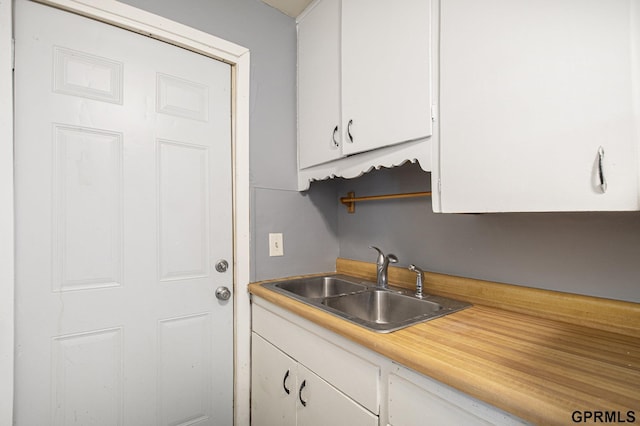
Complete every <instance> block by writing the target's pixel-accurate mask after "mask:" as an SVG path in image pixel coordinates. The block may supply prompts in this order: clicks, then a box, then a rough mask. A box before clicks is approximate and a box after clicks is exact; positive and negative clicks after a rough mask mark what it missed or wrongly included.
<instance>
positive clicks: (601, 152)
mask: <svg viewBox="0 0 640 426" xmlns="http://www.w3.org/2000/svg"><path fill="white" fill-rule="evenodd" d="M603 162H604V148H603V147H600V148H598V177H599V178H600V191H602V193H603V194H604V193H605V192H607V179H606V178H605V177H604V167H603V165H602V163H603Z"/></svg>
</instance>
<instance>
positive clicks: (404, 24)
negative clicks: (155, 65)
mask: <svg viewBox="0 0 640 426" xmlns="http://www.w3.org/2000/svg"><path fill="white" fill-rule="evenodd" d="M430 3H431V2H430V1H428V0H398V1H388V0H375V1H372V0H342V124H343V140H344V145H343V154H345V155H350V154H355V153H358V152H362V151H368V150H371V149H376V148H380V147H383V146H387V145H393V144H396V143H400V142H405V141H409V140H414V139H419V138H425V137H428V136H431V90H430V86H431V61H430V48H429V47H430V43H429V41H430V35H431V34H430V22H431V18H430V14H431V13H430V12H431V5H430Z"/></svg>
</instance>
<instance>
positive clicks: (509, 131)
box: [439, 0, 640, 212]
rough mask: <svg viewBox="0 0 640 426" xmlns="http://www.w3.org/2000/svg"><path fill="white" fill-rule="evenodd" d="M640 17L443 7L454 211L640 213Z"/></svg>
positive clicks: (444, 115)
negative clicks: (627, 211) (639, 155)
mask: <svg viewBox="0 0 640 426" xmlns="http://www.w3.org/2000/svg"><path fill="white" fill-rule="evenodd" d="M638 10H639V6H638V2H637V0H553V1H546V0H529V1H513V0H443V1H442V2H441V33H440V37H441V38H440V61H441V62H440V107H441V109H440V118H441V122H440V124H441V134H440V158H439V161H440V167H439V172H440V180H441V182H440V184H441V208H442V211H444V212H501V211H585V210H637V209H638V208H639V204H638V164H637V163H638V134H639V132H638V124H639V122H640V120H639V116H638V107H639V105H640V101H639V99H640V92H639V86H638V84H639V82H640V69H639V67H638V56H639V55H638V53H639V49H640V47H639V46H640V37H638V34H639V33H638V24H640V20H639V19H638V15H639V12H638ZM605 183H606V185H605Z"/></svg>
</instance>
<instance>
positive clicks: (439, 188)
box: [438, 178, 442, 194]
mask: <svg viewBox="0 0 640 426" xmlns="http://www.w3.org/2000/svg"><path fill="white" fill-rule="evenodd" d="M440 193H442V181H441V180H440V178H438V194H440Z"/></svg>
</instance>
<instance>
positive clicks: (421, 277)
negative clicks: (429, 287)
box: [409, 264, 424, 299]
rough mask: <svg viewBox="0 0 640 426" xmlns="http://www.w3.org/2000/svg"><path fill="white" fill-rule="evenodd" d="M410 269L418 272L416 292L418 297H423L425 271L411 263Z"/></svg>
mask: <svg viewBox="0 0 640 426" xmlns="http://www.w3.org/2000/svg"><path fill="white" fill-rule="evenodd" d="M409 270H410V271H411V272H415V273H416V294H415V296H416V297H417V298H418V299H422V298H423V297H424V296H423V295H422V283H423V282H424V271H423V270H422V269H420V268H418V267H417V266H416V265H413V264H411V265H409Z"/></svg>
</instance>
